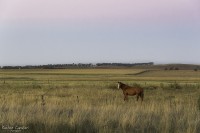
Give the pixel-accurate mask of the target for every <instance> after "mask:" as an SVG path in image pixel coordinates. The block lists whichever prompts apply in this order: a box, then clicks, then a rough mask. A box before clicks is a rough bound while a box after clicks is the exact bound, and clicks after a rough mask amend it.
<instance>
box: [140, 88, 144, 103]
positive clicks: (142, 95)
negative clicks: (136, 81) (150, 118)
mask: <svg viewBox="0 0 200 133" xmlns="http://www.w3.org/2000/svg"><path fill="white" fill-rule="evenodd" d="M140 96H141V99H142V101H143V99H144V91H143V90H142V92H141V94H140Z"/></svg>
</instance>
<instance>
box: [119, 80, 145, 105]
mask: <svg viewBox="0 0 200 133" xmlns="http://www.w3.org/2000/svg"><path fill="white" fill-rule="evenodd" d="M118 89H122V91H123V94H124V101H125V100H128V96H134V95H137V101H138V99H139V97H140V98H141V100H142V101H143V98H144V91H143V89H142V88H140V87H131V86H128V85H126V84H124V83H121V82H118Z"/></svg>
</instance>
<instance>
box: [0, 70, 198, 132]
mask: <svg viewBox="0 0 200 133" xmlns="http://www.w3.org/2000/svg"><path fill="white" fill-rule="evenodd" d="M118 81H120V82H123V83H126V84H128V85H130V86H140V87H142V88H144V101H143V102H142V103H141V101H139V102H137V101H136V96H134V97H131V96H130V97H129V100H128V101H124V100H123V94H122V90H118V89H117V82H118ZM0 103H1V104H0V124H1V125H0V126H1V128H0V132H5V133H7V132H25V133H68V132H78V133H82V132H99V133H102V132H108V133H109V132H110V133H112V132H117V133H123V132H124V133H127V132H130V133H161V132H162V133H198V132H199V131H200V71H193V70H170V71H169V70H146V69H131V68H129V69H128V68H127V69H126V68H124V69H32V70H31V69H25V70H23V69H21V70H3V69H0Z"/></svg>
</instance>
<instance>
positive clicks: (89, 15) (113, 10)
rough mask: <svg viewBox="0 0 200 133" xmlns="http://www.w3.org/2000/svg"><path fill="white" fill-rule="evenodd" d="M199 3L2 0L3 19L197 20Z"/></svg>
mask: <svg viewBox="0 0 200 133" xmlns="http://www.w3.org/2000/svg"><path fill="white" fill-rule="evenodd" d="M199 5H200V1H199V0H148V1H147V0H142V1H141V0H1V1H0V20H1V21H2V20H4V21H13V20H18V21H37V20H38V21H40V20H41V21H42V20H45V21H48V20H64V21H91V20H92V21H105V20H111V21H115V20H119V19H120V21H147V20H148V21H151V20H154V21H159V20H163V21H170V19H172V20H174V19H183V20H184V19H185V20H188V19H192V20H197V19H199V16H200V6H199Z"/></svg>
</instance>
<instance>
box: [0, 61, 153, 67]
mask: <svg viewBox="0 0 200 133" xmlns="http://www.w3.org/2000/svg"><path fill="white" fill-rule="evenodd" d="M144 65H154V63H153V62H149V63H97V64H92V63H88V64H84V63H78V64H75V63H73V64H48V65H27V66H2V67H0V68H1V69H66V68H96V67H97V68H98V67H132V66H144Z"/></svg>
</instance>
